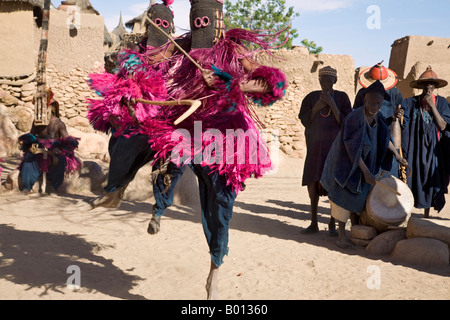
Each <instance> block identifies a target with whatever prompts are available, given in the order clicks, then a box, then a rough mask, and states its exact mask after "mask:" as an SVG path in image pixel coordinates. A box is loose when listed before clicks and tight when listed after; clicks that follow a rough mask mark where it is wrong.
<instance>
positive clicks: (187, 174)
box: [173, 168, 200, 205]
mask: <svg viewBox="0 0 450 320" xmlns="http://www.w3.org/2000/svg"><path fill="white" fill-rule="evenodd" d="M173 203H174V205H199V204H200V193H199V190H198V181H197V176H196V175H195V174H194V172H193V171H192V170H190V169H188V168H187V169H186V171H184V174H183V176H182V177H181V179H180V181H178V183H177V185H176V187H175V190H174V197H173Z"/></svg>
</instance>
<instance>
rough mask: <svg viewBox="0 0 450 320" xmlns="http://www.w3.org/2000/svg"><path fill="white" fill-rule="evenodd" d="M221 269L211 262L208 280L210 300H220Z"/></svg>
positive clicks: (207, 288) (207, 290) (207, 291)
mask: <svg viewBox="0 0 450 320" xmlns="http://www.w3.org/2000/svg"><path fill="white" fill-rule="evenodd" d="M218 282H219V267H218V266H216V265H215V264H214V263H213V262H212V261H211V270H210V271H209V275H208V279H207V280H206V293H207V295H208V297H207V299H208V300H219V288H218Z"/></svg>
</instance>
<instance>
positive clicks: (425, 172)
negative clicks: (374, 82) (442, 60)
mask: <svg viewBox="0 0 450 320" xmlns="http://www.w3.org/2000/svg"><path fill="white" fill-rule="evenodd" d="M447 84H448V82H447V81H445V80H443V79H439V78H438V76H437V74H436V73H435V72H434V71H433V70H432V68H431V67H428V68H427V70H426V71H425V72H424V73H423V74H422V75H421V76H420V78H419V79H418V80H416V81H413V82H411V84H410V85H411V87H413V88H416V89H421V90H422V94H420V95H418V96H414V97H411V98H408V99H405V100H403V102H402V106H403V107H404V108H405V128H404V130H403V134H402V135H403V139H402V148H403V150H404V152H405V156H406V157H407V159H408V162H409V163H410V165H411V169H412V177H411V178H409V179H408V185H409V186H410V188H411V190H412V192H413V194H414V202H415V203H414V206H415V207H416V208H418V209H424V215H425V217H426V218H427V217H429V215H430V208H431V207H434V209H435V210H436V211H438V212H440V211H441V210H442V209H443V208H444V206H445V196H444V194H445V193H448V183H449V176H450V157H449V154H450V151H449V149H450V142H449V141H450V126H449V124H450V105H449V103H448V101H447V100H446V99H445V98H444V97H441V96H439V95H434V94H433V91H434V90H435V89H437V88H443V87H445V86H446V85H447Z"/></svg>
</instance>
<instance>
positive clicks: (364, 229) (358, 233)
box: [351, 225, 377, 240]
mask: <svg viewBox="0 0 450 320" xmlns="http://www.w3.org/2000/svg"><path fill="white" fill-rule="evenodd" d="M351 233H352V238H356V239H361V240H372V239H373V238H375V237H376V236H377V230H376V229H375V228H373V227H370V226H363V225H353V226H352V229H351Z"/></svg>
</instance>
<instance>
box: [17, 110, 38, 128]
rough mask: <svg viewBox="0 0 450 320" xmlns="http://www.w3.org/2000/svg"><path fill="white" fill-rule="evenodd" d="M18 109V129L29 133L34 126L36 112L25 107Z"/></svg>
mask: <svg viewBox="0 0 450 320" xmlns="http://www.w3.org/2000/svg"><path fill="white" fill-rule="evenodd" d="M17 109H18V110H17V111H16V113H17V117H18V122H17V125H16V126H17V129H19V130H20V131H22V132H29V131H30V130H31V127H32V126H33V120H34V112H33V111H31V110H30V109H27V108H24V107H18V108H17Z"/></svg>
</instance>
